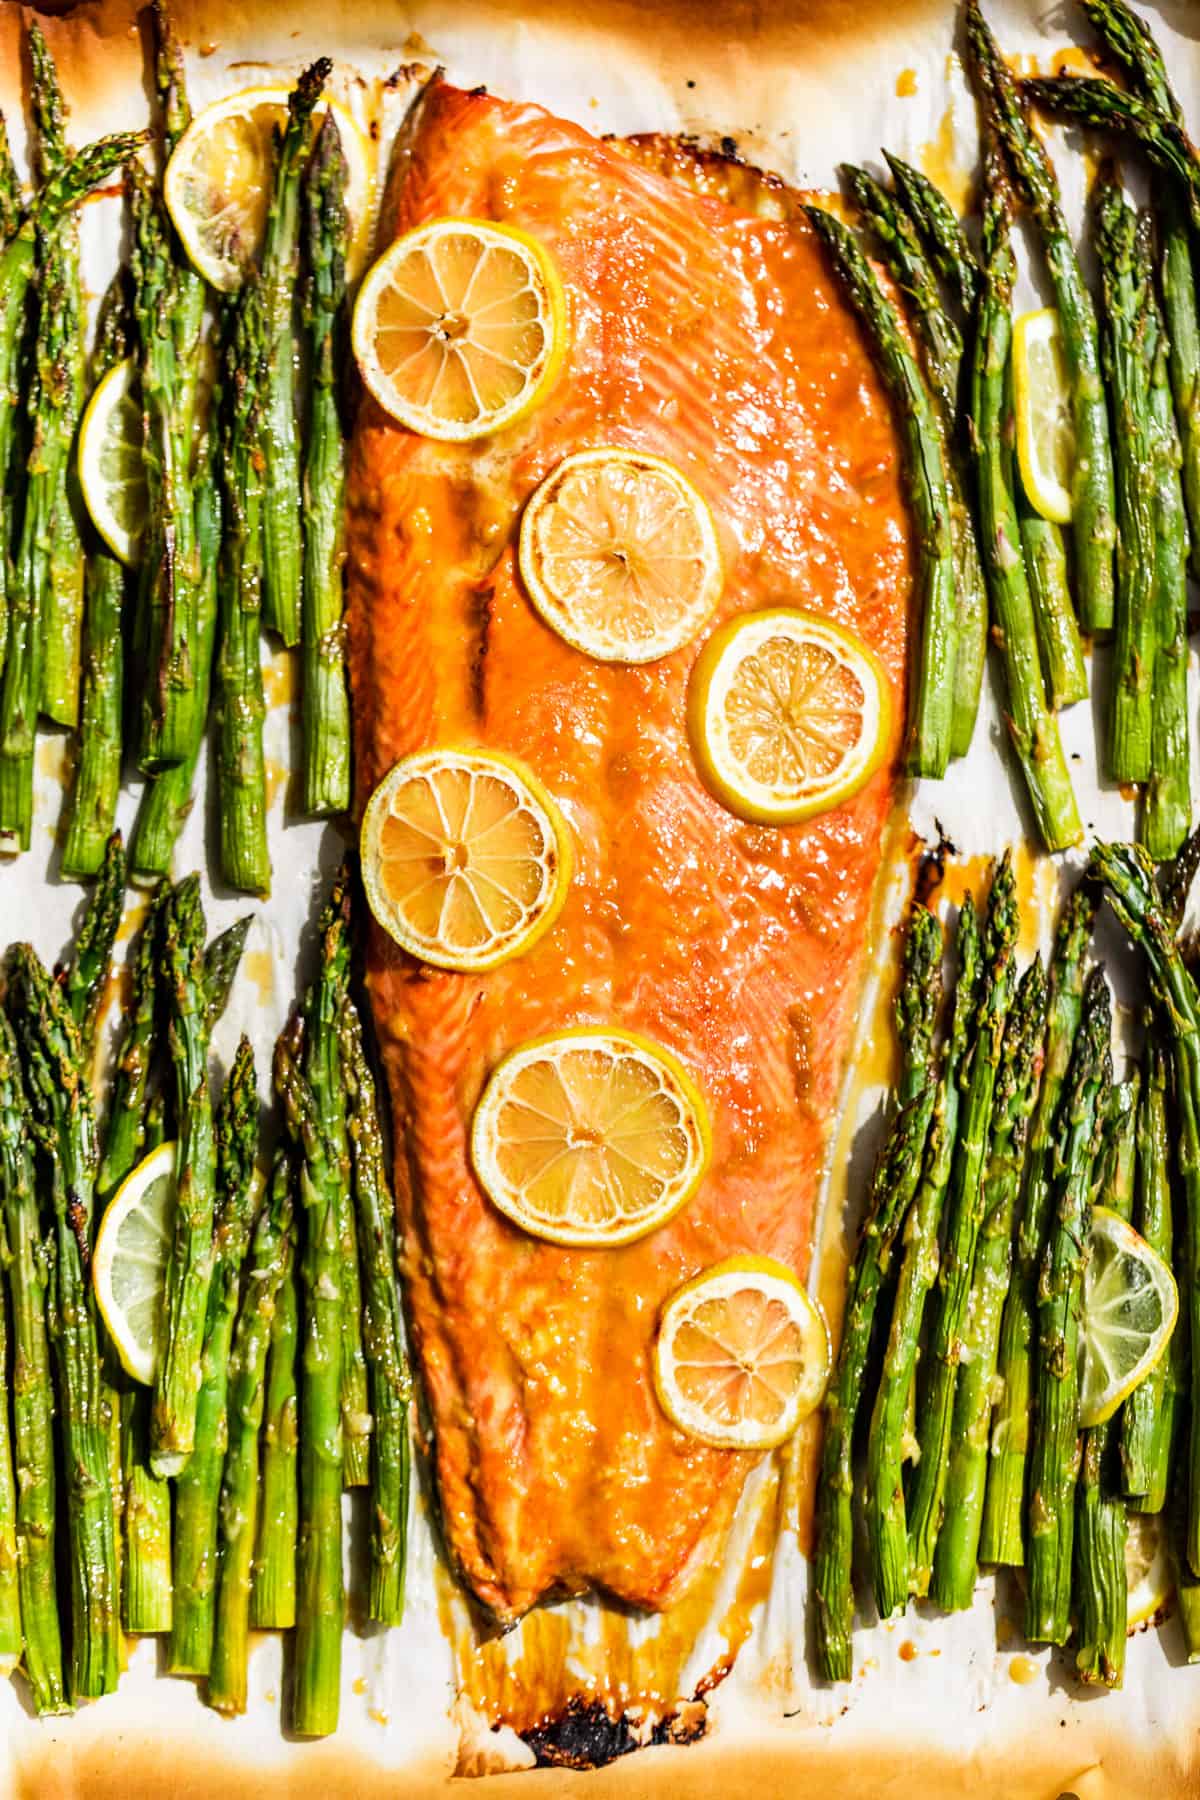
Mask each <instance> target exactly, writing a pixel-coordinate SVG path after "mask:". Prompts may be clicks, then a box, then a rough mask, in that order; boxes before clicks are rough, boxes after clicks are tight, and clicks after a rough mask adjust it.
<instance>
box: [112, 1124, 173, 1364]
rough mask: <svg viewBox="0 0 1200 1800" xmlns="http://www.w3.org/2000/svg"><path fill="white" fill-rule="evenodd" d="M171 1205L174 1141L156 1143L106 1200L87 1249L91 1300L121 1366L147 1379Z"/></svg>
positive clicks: (153, 1360) (154, 1356) (154, 1357)
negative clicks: (91, 1247) (92, 1247)
mask: <svg viewBox="0 0 1200 1800" xmlns="http://www.w3.org/2000/svg"><path fill="white" fill-rule="evenodd" d="M174 1206H175V1145H174V1144H173V1143H166V1144H159V1146H158V1148H157V1149H156V1150H152V1151H151V1152H150V1154H149V1156H147V1157H146V1158H145V1159H144V1161H142V1162H140V1163H139V1164H138V1166H137V1168H136V1169H134V1170H132V1172H131V1173H130V1174H129V1175H127V1176H126V1177H125V1180H124V1181H123V1182H122V1183H121V1185H120V1187H119V1188H118V1189H117V1191H116V1193H115V1194H114V1195H113V1197H112V1199H111V1200H110V1201H109V1203H108V1206H107V1208H106V1209H105V1213H104V1217H103V1219H102V1220H101V1222H100V1229H99V1231H98V1232H97V1233H96V1247H95V1250H94V1251H93V1253H92V1283H93V1286H94V1288H95V1292H96V1305H97V1306H98V1307H99V1308H100V1316H101V1318H102V1319H103V1320H104V1324H105V1328H106V1329H107V1331H108V1335H109V1337H110V1338H111V1339H112V1341H113V1345H114V1347H115V1349H116V1352H117V1355H118V1356H119V1357H120V1359H121V1367H122V1368H123V1369H124V1370H125V1372H126V1374H128V1375H131V1376H132V1377H133V1379H134V1380H135V1381H142V1382H145V1383H147V1384H149V1383H150V1382H152V1381H153V1380H154V1375H155V1370H156V1369H157V1367H158V1351H159V1328H160V1325H161V1320H162V1303H163V1287H164V1283H165V1281H166V1273H167V1255H168V1252H169V1251H170V1247H171V1215H172V1212H173V1210H174Z"/></svg>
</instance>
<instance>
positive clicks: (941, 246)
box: [883, 150, 979, 320]
mask: <svg viewBox="0 0 1200 1800" xmlns="http://www.w3.org/2000/svg"><path fill="white" fill-rule="evenodd" d="M883 154H884V158H885V160H886V162H887V166H888V168H889V169H890V170H891V171H892V178H893V180H894V181H895V183H896V193H897V194H898V196H899V198H900V203H901V205H902V206H903V207H904V210H905V211H906V212H907V214H908V216H909V218H910V219H911V220H912V222H913V225H914V226H915V227H916V231H917V235H918V237H919V238H920V239H921V242H922V244H923V245H924V246H925V254H926V255H927V256H928V258H929V260H930V262H931V263H932V264H933V266H934V268H935V269H936V270H937V272H938V274H939V275H940V276H941V278H942V280H943V282H944V283H945V284H946V286H947V287H948V288H950V289H951V291H952V292H953V293H955V294H957V296H958V302H959V305H960V306H961V308H962V312H963V317H964V318H966V319H968V320H970V319H973V318H974V317H975V308H976V306H977V305H978V303H979V264H978V263H977V262H976V260H975V252H974V251H973V250H972V248H971V245H970V243H969V242H968V240H967V235H966V233H965V232H964V230H963V228H962V226H961V225H960V224H959V222H958V219H957V217H956V216H955V213H954V208H953V207H952V206H951V205H950V202H949V201H948V200H947V199H946V196H945V195H944V194H943V193H942V191H941V189H940V188H939V187H937V186H936V185H935V183H934V182H932V181H930V179H929V177H928V175H924V174H922V172H921V170H920V169H914V168H913V166H912V164H911V163H907V162H905V161H904V160H903V158H901V157H899V156H893V155H892V153H891V151H890V150H885V151H884V153H883Z"/></svg>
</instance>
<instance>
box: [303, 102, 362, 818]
mask: <svg viewBox="0 0 1200 1800" xmlns="http://www.w3.org/2000/svg"><path fill="white" fill-rule="evenodd" d="M346 175H347V171H346V159H345V156H344V155H343V153H342V141H341V137H340V135H339V133H338V127H337V120H336V119H335V118H334V116H333V114H332V112H327V113H326V115H325V119H324V122H323V124H322V126H321V129H320V132H319V134H318V137H317V145H316V149H315V150H314V152H313V156H312V160H311V162H310V164H309V168H308V173H307V175H306V177H305V185H304V196H303V197H304V246H305V262H306V265H307V271H308V273H307V279H306V282H305V287H304V323H305V328H306V333H307V339H308V348H309V361H310V369H311V378H310V382H311V385H310V397H309V417H308V450H307V455H306V458H305V464H304V584H303V586H304V606H303V614H304V630H303V638H304V688H303V694H304V810H305V812H307V813H314V814H317V815H322V814H325V813H336V812H345V810H346V809H347V807H348V806H349V805H350V695H349V691H348V689H347V686H346V656H345V643H344V627H343V624H342V609H343V593H342V569H343V565H344V563H345V559H346V548H345V531H344V521H343V506H342V501H343V497H344V493H345V485H346V450H345V443H344V433H343V428H342V416H341V407H340V404H339V368H340V358H339V352H340V350H341V347H342V339H343V337H344V326H345V299H346V266H345V265H346V232H347V226H346V202H345V190H346Z"/></svg>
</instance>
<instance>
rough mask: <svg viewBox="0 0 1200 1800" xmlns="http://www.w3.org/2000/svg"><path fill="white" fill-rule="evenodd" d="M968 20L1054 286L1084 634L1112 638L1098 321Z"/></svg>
mask: <svg viewBox="0 0 1200 1800" xmlns="http://www.w3.org/2000/svg"><path fill="white" fill-rule="evenodd" d="M965 16H966V33H967V49H968V60H969V63H970V68H971V73H972V75H973V77H974V80H975V86H976V90H977V92H978V95H979V100H980V104H981V106H982V108H983V112H984V117H985V120H986V121H987V124H988V126H989V127H990V130H991V131H993V132H995V133H996V134H997V135H998V136H999V138H1000V140H1001V142H1002V143H1003V146H1004V150H1005V153H1006V155H1007V157H1008V160H1009V162H1010V164H1011V167H1012V172H1013V176H1014V179H1015V181H1016V184H1017V189H1018V192H1019V193H1020V196H1021V199H1022V200H1023V201H1024V203H1025V205H1026V206H1027V207H1028V208H1029V209H1030V211H1031V212H1032V214H1033V217H1034V219H1035V221H1036V223H1037V227H1038V232H1039V234H1040V236H1041V239H1042V245H1043V248H1044V250H1045V253H1046V262H1047V266H1048V269H1049V272H1050V280H1051V283H1052V285H1053V287H1054V294H1055V300H1056V302H1057V305H1058V312H1059V318H1060V320H1061V323H1062V337H1063V355H1064V359H1065V361H1066V365H1067V376H1068V380H1069V383H1070V389H1071V417H1072V421H1073V423H1074V427H1075V469H1074V474H1073V477H1072V483H1071V488H1072V495H1071V497H1072V520H1071V523H1072V533H1073V536H1074V540H1075V561H1076V572H1077V579H1078V583H1079V597H1080V612H1081V616H1082V623H1083V627H1084V629H1085V631H1093V632H1097V631H1108V630H1110V629H1111V627H1112V623H1113V548H1114V545H1115V543H1116V532H1117V526H1116V517H1115V513H1114V499H1113V468H1112V453H1111V450H1110V448H1109V438H1108V414H1107V411H1106V408H1105V403H1104V384H1103V381H1102V379H1101V369H1100V346H1099V339H1098V335H1097V331H1096V315H1095V312H1094V310H1093V307H1092V301H1091V296H1090V294H1089V293H1088V290H1087V284H1086V283H1085V281H1084V279H1083V273H1082V271H1081V269H1080V267H1079V259H1078V257H1077V256H1076V254H1075V247H1074V244H1073V243H1072V241H1071V234H1070V232H1069V230H1068V228H1067V223H1066V220H1065V218H1064V217H1063V211H1062V204H1061V201H1060V198H1059V192H1058V180H1057V177H1056V176H1055V173H1054V170H1053V168H1052V167H1051V164H1050V159H1049V157H1048V156H1047V154H1046V151H1045V148H1044V146H1043V144H1042V141H1041V139H1040V138H1039V137H1038V135H1037V133H1036V132H1035V131H1034V130H1033V128H1032V126H1031V125H1030V123H1029V118H1028V115H1027V113H1026V110H1025V104H1024V101H1023V99H1022V96H1021V92H1020V90H1019V88H1018V87H1017V84H1016V82H1015V81H1014V79H1013V76H1012V74H1011V73H1010V71H1009V69H1008V66H1007V64H1006V63H1005V61H1004V58H1003V57H1002V56H1001V55H1000V52H999V49H998V47H997V45H996V41H995V39H994V38H993V36H992V34H991V32H990V31H989V30H988V27H987V25H986V24H985V22H984V18H983V14H982V12H981V11H980V7H979V0H967V4H966V15H965ZM1014 541H1015V540H1014ZM985 554H986V552H985Z"/></svg>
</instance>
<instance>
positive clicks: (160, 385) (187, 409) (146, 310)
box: [135, 4, 205, 771]
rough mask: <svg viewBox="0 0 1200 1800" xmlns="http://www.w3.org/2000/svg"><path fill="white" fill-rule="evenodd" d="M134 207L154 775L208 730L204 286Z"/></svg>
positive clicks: (148, 202) (173, 50) (162, 95)
mask: <svg viewBox="0 0 1200 1800" xmlns="http://www.w3.org/2000/svg"><path fill="white" fill-rule="evenodd" d="M152 12H153V17H154V27H155V66H154V75H155V86H156V89H157V93H158V100H159V111H160V116H161V124H162V136H163V146H164V150H165V152H166V153H167V154H168V155H169V154H170V152H171V150H172V149H173V148H174V146H175V144H176V143H177V142H178V141H179V138H180V137H181V136H182V134H183V132H184V130H185V129H186V127H187V125H188V122H189V120H190V118H191V108H190V106H189V104H188V99H187V90H186V85H185V82H184V73H183V58H182V55H181V53H180V49H179V45H178V43H177V42H176V40H175V37H174V34H173V33H172V30H171V26H170V21H169V19H168V17H167V13H166V10H165V8H164V7H162V6H161V5H158V4H155V5H154V7H153V8H152ZM135 200H136V201H137V206H136V209H135V222H136V226H137V232H136V255H135V272H136V274H137V277H138V299H137V316H138V327H139V337H140V352H141V356H140V360H141V379H142V408H143V442H144V446H145V450H144V454H145V459H146V485H147V500H148V511H147V524H146V536H145V543H144V547H143V553H142V580H143V590H142V611H143V625H144V629H145V634H146V636H145V645H144V651H145V656H146V668H147V671H148V674H149V677H150V678H149V679H148V680H147V681H146V682H145V684H144V690H143V694H142V706H141V734H140V735H141V745H140V753H141V764H142V767H143V768H144V769H146V770H147V771H153V770H156V769H161V768H165V767H169V766H170V765H172V764H175V763H181V762H184V761H186V760H187V758H188V757H189V756H192V755H194V753H195V747H196V744H197V742H198V740H199V737H200V736H201V734H202V732H203V729H204V716H203V709H202V705H201V702H202V700H203V698H204V695H203V692H202V677H201V665H202V663H203V661H204V641H203V640H204V626H203V622H202V620H201V617H200V604H201V602H200V590H201V585H202V578H201V569H200V548H199V545H198V543H197V539H196V516H195V510H194V507H193V505H192V501H191V488H192V473H193V466H192V448H193V446H192V438H193V429H192V428H193V419H194V414H195V407H196V387H197V380H198V373H199V368H200V363H201V357H200V340H201V333H202V331H203V324H204V299H205V290H204V283H203V281H202V280H201V278H200V276H199V275H197V274H196V272H195V270H194V269H193V268H192V266H191V264H190V263H189V261H188V259H187V257H186V255H185V254H184V252H183V250H182V248H181V247H180V245H179V243H178V241H177V239H176V237H175V233H174V229H173V227H172V226H171V224H170V221H169V220H168V219H167V217H166V213H165V210H164V208H163V206H162V203H161V201H160V199H159V198H158V196H157V195H156V194H155V193H154V191H153V189H152V188H150V186H149V183H148V182H147V180H146V179H145V177H144V176H139V179H138V181H137V185H136V187H135ZM139 265H140V266H139Z"/></svg>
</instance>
